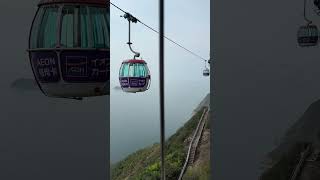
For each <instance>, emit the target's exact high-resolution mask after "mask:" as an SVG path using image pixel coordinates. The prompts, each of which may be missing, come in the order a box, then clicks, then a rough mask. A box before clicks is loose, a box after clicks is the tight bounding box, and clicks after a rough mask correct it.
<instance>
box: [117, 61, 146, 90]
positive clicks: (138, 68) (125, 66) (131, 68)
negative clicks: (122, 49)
mask: <svg viewBox="0 0 320 180" xmlns="http://www.w3.org/2000/svg"><path fill="white" fill-rule="evenodd" d="M119 81H120V84H121V88H122V90H123V91H125V92H130V93H136V92H144V91H146V90H148V89H149V87H150V83H151V76H150V72H149V69H148V66H147V63H146V62H145V61H144V60H137V59H131V60H127V61H124V62H122V65H121V68H120V72H119Z"/></svg>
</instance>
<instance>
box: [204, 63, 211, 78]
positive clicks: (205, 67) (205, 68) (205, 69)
mask: <svg viewBox="0 0 320 180" xmlns="http://www.w3.org/2000/svg"><path fill="white" fill-rule="evenodd" d="M209 75H210V70H209V69H208V68H207V61H205V64H204V70H203V76H209Z"/></svg>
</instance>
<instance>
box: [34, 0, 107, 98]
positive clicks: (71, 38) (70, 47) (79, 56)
mask: <svg viewBox="0 0 320 180" xmlns="http://www.w3.org/2000/svg"><path fill="white" fill-rule="evenodd" d="M28 52H29V58H30V63H31V67H32V70H33V73H34V76H35V79H36V81H37V83H38V85H39V87H40V89H41V91H42V92H43V93H44V94H45V95H47V96H50V97H60V98H75V99H82V98H83V97H90V96H101V95H108V94H109V81H110V62H109V61H110V10H109V0H42V1H40V3H39V4H38V10H37V13H36V15H35V18H34V20H33V22H32V27H31V31H30V37H29V49H28Z"/></svg>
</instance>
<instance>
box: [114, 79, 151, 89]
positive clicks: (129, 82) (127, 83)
mask: <svg viewBox="0 0 320 180" xmlns="http://www.w3.org/2000/svg"><path fill="white" fill-rule="evenodd" d="M120 84H121V86H122V87H123V88H128V87H132V88H143V87H145V86H146V84H147V81H146V78H138V77H130V78H126V77H125V78H120Z"/></svg>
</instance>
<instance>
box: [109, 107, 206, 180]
mask: <svg viewBox="0 0 320 180" xmlns="http://www.w3.org/2000/svg"><path fill="white" fill-rule="evenodd" d="M203 110H204V108H202V109H201V110H200V111H198V112H197V113H196V114H195V115H194V116H193V117H192V118H191V119H190V120H189V121H188V122H187V123H186V124H185V125H184V126H183V127H181V128H180V129H179V130H177V132H176V133H175V134H174V135H172V136H171V137H170V138H169V139H168V140H167V141H166V147H165V154H166V156H165V162H166V165H165V167H166V178H167V179H169V180H171V179H172V180H176V179H178V177H179V174H180V171H181V168H182V166H183V164H184V162H185V157H186V153H187V146H188V143H187V142H185V140H186V139H187V138H188V137H190V136H192V134H193V131H194V130H195V128H196V127H197V123H198V120H199V119H200V117H201V115H202V112H203ZM111 177H112V180H125V179H127V180H157V179H160V145H159V144H154V145H152V146H150V147H146V148H144V149H141V150H139V151H137V152H135V153H133V154H131V155H129V156H128V157H127V158H125V159H124V160H122V161H120V162H119V163H117V164H115V165H113V166H112V169H111Z"/></svg>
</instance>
